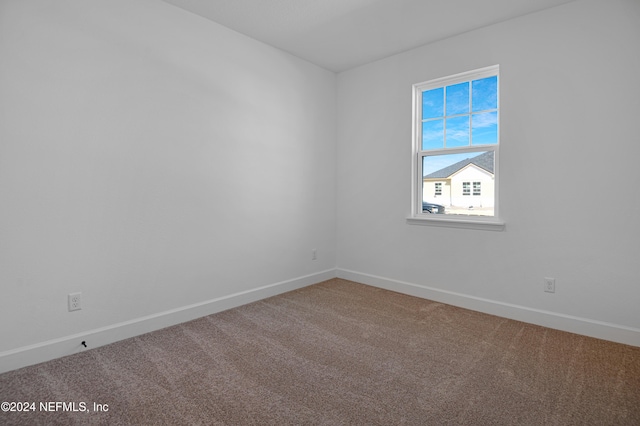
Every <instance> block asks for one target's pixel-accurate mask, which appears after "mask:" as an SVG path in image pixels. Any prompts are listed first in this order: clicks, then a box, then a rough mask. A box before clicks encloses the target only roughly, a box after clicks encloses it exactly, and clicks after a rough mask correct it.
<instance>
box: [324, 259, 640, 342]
mask: <svg viewBox="0 0 640 426" xmlns="http://www.w3.org/2000/svg"><path fill="white" fill-rule="evenodd" d="M336 273H337V277H338V278H343V279H346V280H350V281H355V282H359V283H362V284H367V285H370V286H373V287H379V288H383V289H386V290H391V291H395V292H398V293H403V294H408V295H411V296H416V297H420V298H423V299H429V300H433V301H434V302H440V303H446V304H448V305H453V306H458V307H461V308H465V309H470V310H473V311H478V312H483V313H486V314H491V315H496V316H499V317H503V318H509V319H513V320H517V321H522V322H526V323H529V324H536V325H541V326H543V327H548V328H553V329H556V330H562V331H567V332H570V333H575V334H580V335H583V336H589V337H595V338H597V339H603V340H609V341H612V342H617V343H624V344H627V345H631V346H640V329H637V328H632V327H626V326H622V325H618V324H612V323H607V322H602V321H595V320H591V319H587V318H579V317H574V316H571V315H564V314H559V313H556V312H549V311H544V310H540V309H533V308H528V307H526V306H519V305H513V304H509V303H503V302H498V301H495V300H490V299H483V298H479V297H474V296H468V295H465V294H460V293H454V292H450V291H446V290H441V289H436V288H432V287H426V286H421V285H417V284H412V283H407V282H403V281H398V280H392V279H389V278H384V277H379V276H375V275H370V274H364V273H361V272H356V271H350V270H347V269H340V268H338V269H337V270H336Z"/></svg>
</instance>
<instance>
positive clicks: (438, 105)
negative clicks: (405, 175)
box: [422, 76, 498, 150]
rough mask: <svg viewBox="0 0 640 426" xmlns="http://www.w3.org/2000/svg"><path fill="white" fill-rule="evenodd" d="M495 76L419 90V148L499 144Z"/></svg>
mask: <svg viewBox="0 0 640 426" xmlns="http://www.w3.org/2000/svg"><path fill="white" fill-rule="evenodd" d="M497 108H498V77H497V76H492V77H487V78H482V79H478V80H473V81H471V82H463V83H458V84H453V85H450V86H446V87H439V88H437V89H431V90H425V91H424V92H422V149H423V150H432V149H443V148H454V147H463V146H469V145H486V144H496V143H498V112H497Z"/></svg>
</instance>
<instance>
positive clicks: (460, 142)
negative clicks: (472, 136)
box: [447, 115, 469, 148]
mask: <svg viewBox="0 0 640 426" xmlns="http://www.w3.org/2000/svg"><path fill="white" fill-rule="evenodd" d="M467 145H469V116H468V115H465V116H463V117H453V118H448V119H447V148H453V147H456V146H467Z"/></svg>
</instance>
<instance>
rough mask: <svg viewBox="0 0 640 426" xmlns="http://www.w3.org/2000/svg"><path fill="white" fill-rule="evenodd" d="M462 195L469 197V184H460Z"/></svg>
mask: <svg viewBox="0 0 640 426" xmlns="http://www.w3.org/2000/svg"><path fill="white" fill-rule="evenodd" d="M462 195H471V187H470V182H462Z"/></svg>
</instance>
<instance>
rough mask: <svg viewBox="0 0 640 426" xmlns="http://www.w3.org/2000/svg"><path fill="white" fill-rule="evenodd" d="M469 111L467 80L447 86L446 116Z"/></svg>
mask: <svg viewBox="0 0 640 426" xmlns="http://www.w3.org/2000/svg"><path fill="white" fill-rule="evenodd" d="M468 113H469V82H466V83H460V84H454V85H453V86H447V116H449V115H455V114H468Z"/></svg>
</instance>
